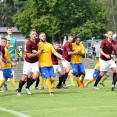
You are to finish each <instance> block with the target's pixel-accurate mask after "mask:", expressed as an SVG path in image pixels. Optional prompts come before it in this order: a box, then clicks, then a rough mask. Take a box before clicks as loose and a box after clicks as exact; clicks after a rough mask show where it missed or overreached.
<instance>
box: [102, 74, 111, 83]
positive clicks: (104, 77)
mask: <svg viewBox="0 0 117 117" xmlns="http://www.w3.org/2000/svg"><path fill="white" fill-rule="evenodd" d="M108 77H109V75H104V76H103V77H102V80H101V82H104V81H105V80H106V79H107V78H108Z"/></svg>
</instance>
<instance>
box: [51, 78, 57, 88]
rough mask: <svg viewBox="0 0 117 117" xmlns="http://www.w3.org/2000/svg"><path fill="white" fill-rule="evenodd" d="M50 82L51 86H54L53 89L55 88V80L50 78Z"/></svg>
mask: <svg viewBox="0 0 117 117" xmlns="http://www.w3.org/2000/svg"><path fill="white" fill-rule="evenodd" d="M50 81H51V85H52V86H54V87H56V85H55V78H53V77H52V78H50Z"/></svg>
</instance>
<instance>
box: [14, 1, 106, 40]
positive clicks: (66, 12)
mask: <svg viewBox="0 0 117 117" xmlns="http://www.w3.org/2000/svg"><path fill="white" fill-rule="evenodd" d="M27 4H28V8H27V9H25V10H24V11H23V12H19V13H17V14H16V15H15V16H14V23H15V25H16V27H18V29H19V30H20V31H21V32H22V33H23V34H24V35H26V36H28V32H29V30H30V29H31V28H35V29H36V30H37V33H39V32H40V31H44V32H46V33H47V35H48V36H50V37H53V36H54V37H55V38H56V39H57V38H59V40H61V39H62V37H63V36H64V35H67V34H68V33H70V32H72V33H73V34H75V35H79V36H81V37H82V38H83V39H89V38H91V37H94V36H99V35H100V34H103V33H105V32H106V29H107V26H106V25H107V18H106V15H107V12H106V10H105V9H104V8H101V7H100V6H99V5H98V4H97V3H96V2H92V1H91V0H87V2H86V0H28V2H27Z"/></svg>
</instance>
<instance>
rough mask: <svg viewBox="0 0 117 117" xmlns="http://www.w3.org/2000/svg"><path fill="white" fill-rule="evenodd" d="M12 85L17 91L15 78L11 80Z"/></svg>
mask: <svg viewBox="0 0 117 117" xmlns="http://www.w3.org/2000/svg"><path fill="white" fill-rule="evenodd" d="M10 83H11V85H12V87H13V88H14V90H17V86H16V84H15V82H14V79H13V78H10Z"/></svg>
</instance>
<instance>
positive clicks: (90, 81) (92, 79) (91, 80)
mask: <svg viewBox="0 0 117 117" xmlns="http://www.w3.org/2000/svg"><path fill="white" fill-rule="evenodd" d="M94 80H95V79H94V78H91V79H90V80H89V81H88V82H87V83H86V85H88V84H90V83H92V82H93V81H94Z"/></svg>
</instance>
